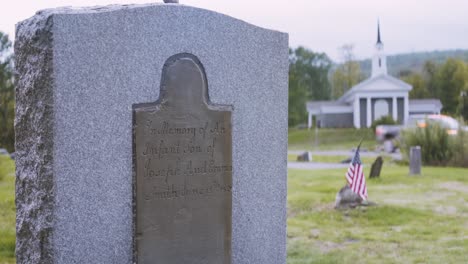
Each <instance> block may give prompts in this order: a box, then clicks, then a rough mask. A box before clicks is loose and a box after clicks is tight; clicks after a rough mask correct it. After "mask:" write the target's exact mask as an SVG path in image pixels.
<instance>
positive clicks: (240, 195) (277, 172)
mask: <svg viewBox="0 0 468 264" xmlns="http://www.w3.org/2000/svg"><path fill="white" fill-rule="evenodd" d="M16 32H17V34H16V41H15V58H16V61H15V67H16V72H17V78H16V80H17V83H16V120H15V131H16V146H15V147H16V208H17V219H16V228H17V230H16V231H17V236H16V257H17V262H18V263H28V264H29V263H100V264H106V263H112V264H115V263H117V264H118V263H134V262H135V261H137V263H154V262H156V261H157V262H158V263H159V262H161V263H165V262H169V263H200V264H209V263H233V264H240V263H268V264H270V263H272V264H284V263H285V262H286V193H287V192H286V175H287V170H286V164H287V163H286V162H287V131H288V130H287V93H288V89H287V85H288V36H287V34H284V33H280V32H277V31H272V30H267V29H263V28H259V27H256V26H253V25H250V24H248V23H245V22H243V21H240V20H237V19H234V18H231V17H228V16H225V15H222V14H219V13H216V12H212V11H207V10H203V9H199V8H194V7H189V6H184V5H179V4H147V5H125V6H118V5H113V6H108V7H92V8H78V9H74V8H58V9H49V10H44V11H40V12H38V13H36V15H35V16H33V17H32V18H30V19H28V20H25V21H22V22H20V23H19V24H18V25H17V31H16ZM184 151H185V152H184Z"/></svg>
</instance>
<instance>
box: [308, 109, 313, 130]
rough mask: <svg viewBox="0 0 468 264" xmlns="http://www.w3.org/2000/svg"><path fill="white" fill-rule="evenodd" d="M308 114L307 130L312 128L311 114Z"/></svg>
mask: <svg viewBox="0 0 468 264" xmlns="http://www.w3.org/2000/svg"><path fill="white" fill-rule="evenodd" d="M307 113H308V114H309V117H308V118H307V128H309V129H310V128H311V127H312V113H310V112H307Z"/></svg>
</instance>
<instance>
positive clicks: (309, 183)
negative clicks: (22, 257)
mask: <svg viewBox="0 0 468 264" xmlns="http://www.w3.org/2000/svg"><path fill="white" fill-rule="evenodd" d="M314 158H315V159H316V160H317V159H318V160H320V161H321V162H328V161H330V160H332V161H334V160H336V159H341V158H343V157H341V156H314ZM365 163H366V162H365ZM366 164H367V163H366ZM369 168H370V166H366V170H365V173H366V175H368V174H369ZM13 173H14V163H13V161H12V160H10V159H9V158H6V157H4V156H0V178H3V179H2V180H0V264H3V263H15V259H14V245H15V207H14V177H13ZM344 173H345V170H344V169H333V170H311V171H301V170H289V171H288V239H287V243H288V264H296V263H297V264H298V263H301V264H303V263H306V264H307V263H356V262H359V263H466V262H465V258H466V254H467V252H468V169H458V168H442V167H439V168H432V167H424V168H423V175H422V176H408V167H406V166H398V165H395V164H392V163H390V162H385V163H384V167H383V169H382V173H381V178H380V179H377V180H368V189H369V200H371V201H373V202H376V203H377V204H378V205H377V206H375V207H366V208H362V209H356V210H352V211H337V210H335V209H334V208H333V206H334V201H335V195H336V193H337V192H338V190H339V189H340V188H341V187H342V186H344V184H345V180H344Z"/></svg>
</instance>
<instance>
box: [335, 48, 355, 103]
mask: <svg viewBox="0 0 468 264" xmlns="http://www.w3.org/2000/svg"><path fill="white" fill-rule="evenodd" d="M339 50H340V53H341V56H342V59H343V61H344V62H343V64H340V65H339V66H338V67H337V68H336V70H335V71H334V73H333V75H332V78H331V79H332V86H333V89H332V97H333V98H334V99H337V98H339V97H340V96H342V95H343V94H344V93H345V92H346V91H348V90H349V89H350V88H351V87H353V86H354V85H356V84H357V83H359V82H360V81H361V80H362V74H361V66H360V64H359V62H357V61H356V59H355V56H354V52H353V50H354V46H353V45H352V44H345V45H343V46H341V47H340V48H339Z"/></svg>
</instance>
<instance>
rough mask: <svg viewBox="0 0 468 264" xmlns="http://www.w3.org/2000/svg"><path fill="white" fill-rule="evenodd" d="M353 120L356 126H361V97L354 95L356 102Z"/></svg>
mask: <svg viewBox="0 0 468 264" xmlns="http://www.w3.org/2000/svg"><path fill="white" fill-rule="evenodd" d="M353 108H354V109H353V110H354V111H353V122H354V127H355V128H361V113H360V111H361V108H360V106H359V97H357V96H356V97H354V104H353Z"/></svg>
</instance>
